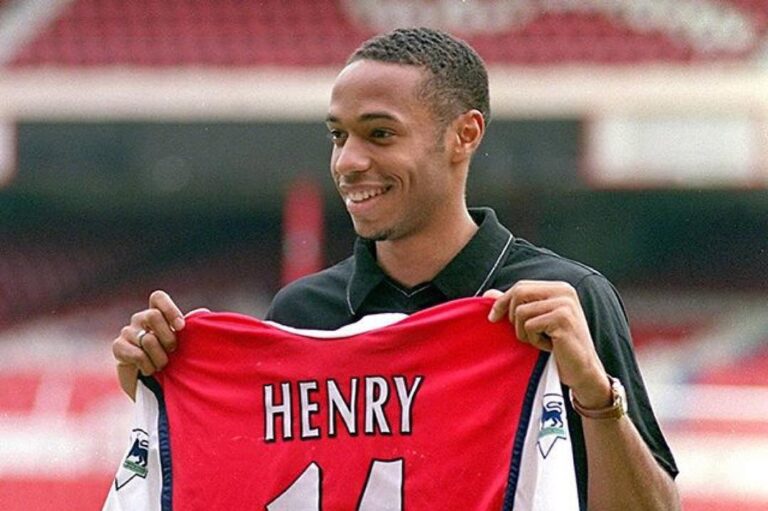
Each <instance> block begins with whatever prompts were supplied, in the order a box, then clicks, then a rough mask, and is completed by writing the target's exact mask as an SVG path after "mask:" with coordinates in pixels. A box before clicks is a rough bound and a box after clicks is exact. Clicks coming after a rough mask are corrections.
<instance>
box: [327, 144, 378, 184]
mask: <svg viewBox="0 0 768 511" xmlns="http://www.w3.org/2000/svg"><path fill="white" fill-rule="evenodd" d="M370 166H371V158H370V155H369V154H368V152H367V151H366V149H365V143H364V142H363V141H362V140H360V139H358V138H356V137H352V136H350V137H348V138H347V139H346V140H345V141H344V144H342V145H339V146H334V148H333V154H332V156H331V169H332V170H333V172H334V173H336V174H339V175H349V174H353V173H357V172H365V171H366V170H368V169H369V168H370Z"/></svg>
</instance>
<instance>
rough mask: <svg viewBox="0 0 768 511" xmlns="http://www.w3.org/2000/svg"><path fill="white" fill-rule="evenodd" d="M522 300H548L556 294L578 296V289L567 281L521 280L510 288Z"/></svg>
mask: <svg viewBox="0 0 768 511" xmlns="http://www.w3.org/2000/svg"><path fill="white" fill-rule="evenodd" d="M510 292H511V293H512V294H513V295H514V296H515V297H516V299H517V300H518V301H520V302H532V301H536V300H546V299H547V298H552V297H555V296H573V297H578V295H577V293H576V290H575V289H574V288H573V286H571V285H570V284H568V283H567V282H560V281H550V280H520V281H518V282H516V283H515V285H514V286H512V287H511V288H510Z"/></svg>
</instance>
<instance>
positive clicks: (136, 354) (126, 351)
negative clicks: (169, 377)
mask: <svg viewBox="0 0 768 511" xmlns="http://www.w3.org/2000/svg"><path fill="white" fill-rule="evenodd" d="M126 328H130V327H125V328H124V329H123V330H124V331H125V329H126ZM135 342H136V341H135V340H133V341H132V340H129V339H128V337H126V336H125V335H122V334H121V336H120V337H118V338H117V339H115V340H114V341H113V342H112V355H113V356H114V357H115V360H117V361H118V362H119V363H121V364H124V365H129V366H133V367H135V368H138V370H139V371H141V374H143V375H144V376H149V375H151V374H153V373H154V372H155V370H156V369H155V366H154V364H153V363H152V360H151V359H150V358H149V356H148V355H147V354H146V353H145V352H144V350H142V349H141V348H139V347H138V346H137V345H136V344H134V343H135Z"/></svg>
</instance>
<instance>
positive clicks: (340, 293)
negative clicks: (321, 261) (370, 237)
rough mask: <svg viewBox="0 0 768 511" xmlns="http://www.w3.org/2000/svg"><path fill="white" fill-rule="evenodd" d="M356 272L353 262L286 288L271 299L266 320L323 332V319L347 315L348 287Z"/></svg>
mask: <svg viewBox="0 0 768 511" xmlns="http://www.w3.org/2000/svg"><path fill="white" fill-rule="evenodd" d="M353 269H354V259H353V258H352V257H349V258H347V259H344V260H343V261H341V262H340V263H337V264H335V265H333V266H331V267H329V268H326V269H324V270H322V271H319V272H317V273H313V274H311V275H307V276H306V277H302V278H300V279H297V280H295V281H293V282H291V283H290V284H288V285H286V286H285V287H283V288H282V289H280V291H278V292H277V294H275V297H274V298H273V299H272V304H271V305H270V308H269V311H268V312H267V315H266V319H268V320H270V321H276V322H278V323H281V324H284V325H288V326H293V327H296V328H321V326H322V325H324V324H325V321H323V320H322V319H323V318H325V319H330V317H336V316H338V315H341V314H346V313H347V306H346V303H347V299H346V293H347V283H348V282H349V279H350V277H351V275H352V271H353Z"/></svg>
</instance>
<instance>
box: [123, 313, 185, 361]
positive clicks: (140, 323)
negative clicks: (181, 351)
mask: <svg viewBox="0 0 768 511" xmlns="http://www.w3.org/2000/svg"><path fill="white" fill-rule="evenodd" d="M131 324H132V325H133V326H135V327H137V328H145V329H147V330H149V331H150V332H151V333H152V334H153V335H154V336H155V337H156V338H157V340H159V341H160V345H161V346H162V348H163V350H164V351H168V352H173V351H175V350H176V332H174V330H173V329H172V328H171V325H169V324H168V320H167V318H166V317H165V315H164V314H163V313H162V312H161V311H160V310H159V309H147V310H145V311H141V312H139V313H138V314H136V315H134V318H131ZM137 344H138V343H137Z"/></svg>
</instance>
